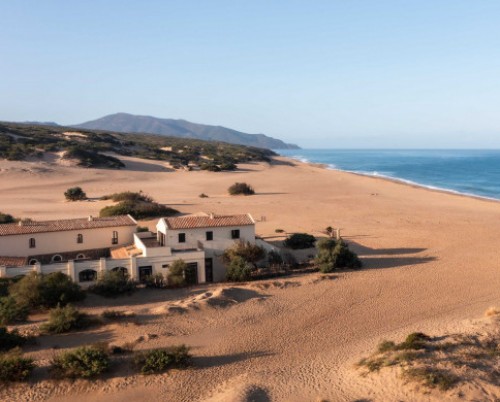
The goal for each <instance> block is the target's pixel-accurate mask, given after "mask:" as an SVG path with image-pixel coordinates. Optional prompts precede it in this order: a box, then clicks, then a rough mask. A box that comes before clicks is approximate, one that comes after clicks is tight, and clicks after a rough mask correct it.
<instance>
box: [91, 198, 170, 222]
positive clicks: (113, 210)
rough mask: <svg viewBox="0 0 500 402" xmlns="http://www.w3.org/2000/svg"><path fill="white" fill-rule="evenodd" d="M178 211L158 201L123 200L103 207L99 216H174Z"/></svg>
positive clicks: (137, 217) (143, 217) (140, 217)
mask: <svg viewBox="0 0 500 402" xmlns="http://www.w3.org/2000/svg"><path fill="white" fill-rule="evenodd" d="M178 212H179V211H177V210H176V209H173V208H170V207H167V206H165V205H161V204H158V203H157V202H142V201H139V202H137V201H121V202H119V203H118V204H116V205H109V206H107V207H104V208H103V209H101V211H100V212H99V216H100V217H108V216H119V215H132V216H133V217H134V218H136V219H147V218H155V217H159V216H172V215H175V214H177V213H178Z"/></svg>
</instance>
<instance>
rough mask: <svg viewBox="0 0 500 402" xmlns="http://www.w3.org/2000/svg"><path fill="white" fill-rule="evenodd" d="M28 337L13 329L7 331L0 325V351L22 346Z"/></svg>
mask: <svg viewBox="0 0 500 402" xmlns="http://www.w3.org/2000/svg"><path fill="white" fill-rule="evenodd" d="M28 340H30V338H28V337H26V336H23V335H20V334H19V332H18V331H17V330H15V329H13V330H12V331H9V330H8V329H7V328H6V327H0V351H2V352H4V351H7V350H10V349H14V348H17V347H20V346H23V345H24V344H25V343H26V342H28Z"/></svg>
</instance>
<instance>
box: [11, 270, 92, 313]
mask: <svg viewBox="0 0 500 402" xmlns="http://www.w3.org/2000/svg"><path fill="white" fill-rule="evenodd" d="M9 293H10V294H11V295H12V297H13V298H14V299H15V300H16V302H17V303H19V304H20V305H27V306H29V307H30V308H39V307H46V308H50V307H55V306H57V305H65V304H67V303H72V302H76V301H80V300H83V299H84V298H85V292H84V291H83V290H82V289H81V288H80V286H79V285H78V284H76V283H75V282H73V281H72V280H71V278H70V277H68V276H67V275H65V274H63V273H62V272H54V273H52V274H48V275H42V274H38V273H35V272H31V273H29V274H28V275H26V276H24V277H23V278H22V279H21V280H19V281H18V282H16V283H14V284H12V285H11V286H10V288H9Z"/></svg>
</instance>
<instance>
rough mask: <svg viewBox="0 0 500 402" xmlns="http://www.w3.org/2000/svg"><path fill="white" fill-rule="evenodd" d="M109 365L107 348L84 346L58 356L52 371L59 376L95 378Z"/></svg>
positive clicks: (54, 360)
mask: <svg viewBox="0 0 500 402" xmlns="http://www.w3.org/2000/svg"><path fill="white" fill-rule="evenodd" d="M109 365H110V359H109V354H108V352H107V350H105V348H102V347H100V346H83V347H80V348H77V349H74V350H70V351H68V352H63V353H61V354H59V355H58V356H56V357H55V358H54V359H53V360H52V367H51V371H52V373H53V374H54V376H55V377H58V378H93V377H97V376H99V375H100V374H102V373H104V372H105V371H107V370H108V369H109Z"/></svg>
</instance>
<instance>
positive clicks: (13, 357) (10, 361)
mask: <svg viewBox="0 0 500 402" xmlns="http://www.w3.org/2000/svg"><path fill="white" fill-rule="evenodd" d="M34 368H35V363H34V361H33V359H31V358H29V357H23V356H22V354H21V352H20V351H19V350H13V351H11V352H9V353H5V354H1V355H0V382H2V383H10V382H19V381H26V380H27V379H28V378H29V376H30V375H31V372H32V371H33V369H34Z"/></svg>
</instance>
